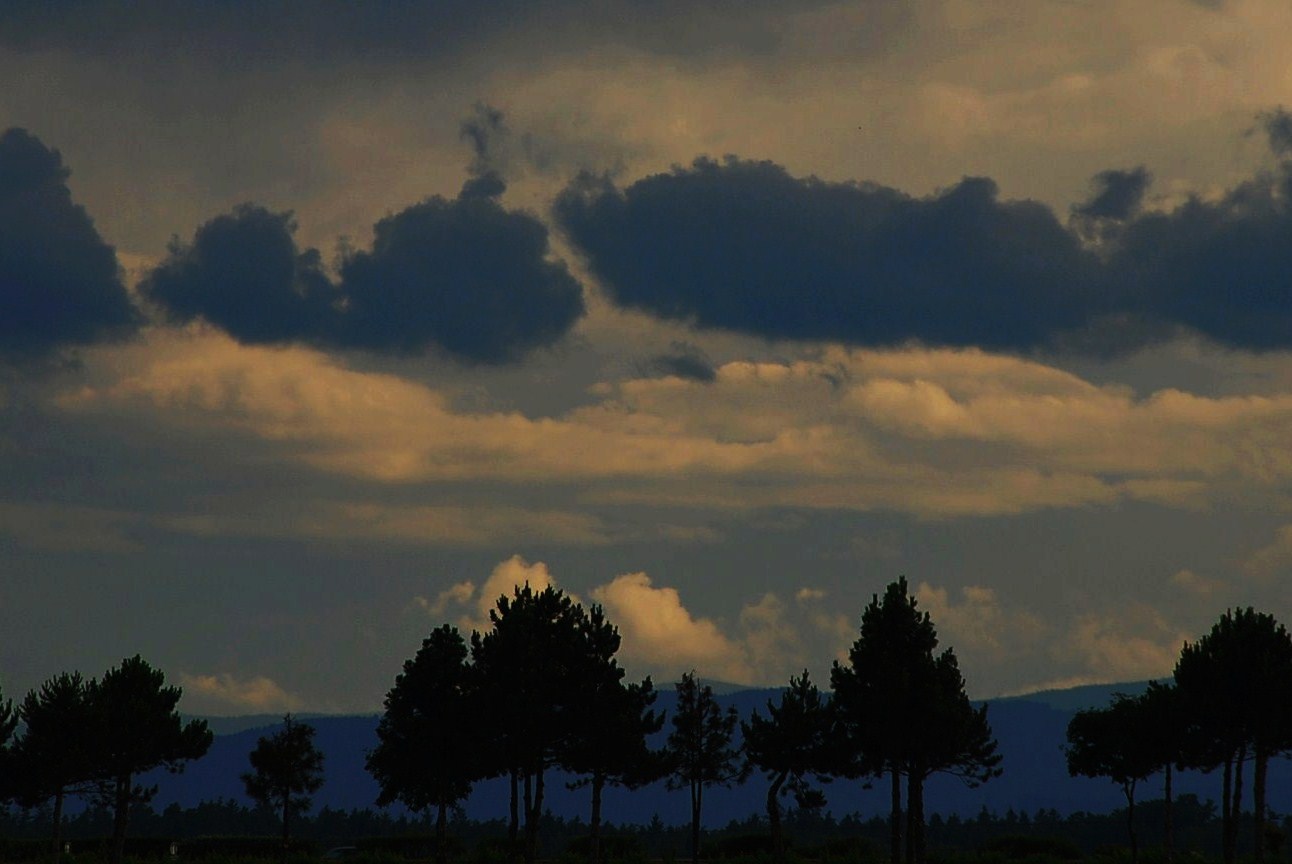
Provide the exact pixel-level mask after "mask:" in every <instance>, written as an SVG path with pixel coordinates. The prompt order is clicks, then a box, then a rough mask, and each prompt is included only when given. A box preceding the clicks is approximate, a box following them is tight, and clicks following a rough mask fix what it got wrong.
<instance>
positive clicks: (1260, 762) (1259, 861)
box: [1252, 745, 1270, 864]
mask: <svg viewBox="0 0 1292 864" xmlns="http://www.w3.org/2000/svg"><path fill="white" fill-rule="evenodd" d="M1269 758H1270V757H1269V756H1268V755H1267V754H1266V752H1265V748H1264V747H1261V746H1259V745H1258V746H1257V747H1256V770H1255V772H1254V776H1253V777H1252V809H1254V810H1255V811H1256V818H1255V820H1254V825H1253V826H1252V827H1253V831H1254V833H1255V835H1256V836H1254V837H1253V838H1252V842H1253V844H1254V846H1253V848H1254V849H1255V852H1256V864H1263V862H1264V861H1265V769H1266V767H1267V766H1268V765H1269Z"/></svg>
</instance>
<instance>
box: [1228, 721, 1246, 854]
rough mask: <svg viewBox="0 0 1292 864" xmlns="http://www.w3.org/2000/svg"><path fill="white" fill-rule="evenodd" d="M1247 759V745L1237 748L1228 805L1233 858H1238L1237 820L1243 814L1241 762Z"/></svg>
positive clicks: (1230, 844)
mask: <svg viewBox="0 0 1292 864" xmlns="http://www.w3.org/2000/svg"><path fill="white" fill-rule="evenodd" d="M1246 761H1247V745H1246V744H1244V745H1243V746H1242V747H1239V748H1238V756H1237V758H1236V759H1234V800H1233V801H1232V802H1231V803H1230V805H1229V835H1230V837H1229V847H1230V849H1232V850H1233V852H1232V854H1233V856H1234V858H1233V859H1231V860H1234V859H1237V858H1238V820H1239V819H1240V818H1242V815H1243V763H1244V762H1246Z"/></svg>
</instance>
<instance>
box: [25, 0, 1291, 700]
mask: <svg viewBox="0 0 1292 864" xmlns="http://www.w3.org/2000/svg"><path fill="white" fill-rule="evenodd" d="M1288 32H1292V6H1289V5H1288V4H1287V3H1286V2H1285V0H1141V2H1137V3H1125V2H1121V0H1033V2H1027V3H1023V2H1018V0H851V2H830V0H788V2H770V0H746V2H736V0H692V2H680V0H647V2H638V0H597V2H593V0H547V2H537V3H535V2H529V3H519V2H512V0H504V2H499V3H492V4H478V3H473V2H460V0H444V2H439V3H434V4H414V3H404V2H392V3H382V4H350V3H343V2H340V0H316V2H304V0H283V2H281V3H275V4H252V3H242V2H234V0H229V2H221V3H199V2H196V0H181V2H179V3H169V2H167V3H162V2H160V0H143V2H125V0H115V2H114V0H103V2H93V0H84V2H76V3H66V4H46V3H43V2H36V0H31V2H27V0H16V2H11V3H6V4H4V5H3V6H0V80H4V81H5V82H6V86H5V87H4V88H3V90H2V91H0V130H7V131H3V132H0V687H3V689H4V691H5V692H6V693H7V694H10V695H15V694H21V693H22V692H25V691H26V690H27V689H30V688H31V687H34V686H36V685H37V684H39V682H40V681H42V680H44V679H45V678H47V677H49V676H52V675H54V674H57V673H59V672H61V671H64V670H68V669H79V670H81V671H83V672H84V673H86V674H87V675H95V674H100V673H101V672H102V671H103V670H105V669H106V668H108V667H109V666H111V665H113V664H115V663H117V662H119V661H120V659H121V658H122V657H126V656H131V655H133V654H136V653H139V654H142V655H143V656H144V657H145V658H146V659H148V660H149V661H150V662H152V663H153V664H154V665H156V666H158V667H159V668H161V669H162V670H163V671H164V672H165V673H166V674H167V680H168V681H169V682H172V683H176V684H180V685H181V686H183V687H184V690H185V696H184V702H183V704H182V707H183V708H184V710H187V711H189V712H193V713H207V714H245V713H264V712H279V711H287V710H308V711H324V712H358V711H377V710H379V709H380V705H381V700H382V697H383V694H384V693H385V692H386V690H387V689H388V688H389V687H390V686H391V683H392V682H393V679H394V676H395V675H396V674H397V673H398V672H399V670H400V666H401V664H402V662H403V661H404V660H405V659H407V658H409V657H411V656H412V655H413V654H414V653H415V652H416V650H417V648H418V646H419V645H420V642H421V639H422V638H424V637H425V636H426V635H427V634H428V633H429V632H430V630H431V629H433V628H434V627H436V626H438V625H440V624H441V623H444V622H450V623H453V624H455V625H457V626H459V627H461V628H463V629H464V631H469V630H471V629H472V628H481V627H484V626H486V625H487V612H488V609H489V607H490V606H491V605H492V602H493V601H494V600H495V599H496V598H497V597H498V596H499V595H500V594H502V593H504V592H510V591H511V590H512V588H513V587H514V586H515V585H517V584H523V583H524V582H526V581H528V582H529V583H530V584H531V585H534V586H536V587H538V586H545V585H549V584H551V585H556V586H557V587H559V588H561V589H562V590H565V591H567V592H569V593H571V594H572V595H574V596H575V597H577V598H578V599H579V600H580V601H581V602H584V603H599V604H601V605H602V606H603V607H604V609H605V611H606V614H607V616H608V617H609V619H610V620H611V621H612V622H614V623H616V624H617V625H618V627H619V629H620V632H621V634H622V636H623V644H622V648H621V650H620V655H619V656H620V660H621V662H622V663H623V665H624V666H625V667H626V668H627V670H628V672H629V674H630V675H632V676H634V677H639V676H643V675H647V674H650V675H652V676H653V677H654V680H655V681H656V683H657V686H658V685H663V686H667V685H668V684H669V683H670V682H673V681H676V680H677V678H678V677H679V676H680V675H681V673H682V672H684V671H688V670H690V669H695V670H697V671H698V672H699V674H700V675H702V676H704V677H707V678H712V679H716V680H722V681H730V682H734V683H739V684H748V685H766V686H771V685H777V684H782V683H784V682H785V681H787V680H788V677H789V676H790V675H792V674H796V673H797V672H799V671H800V670H802V669H805V668H806V669H809V670H811V672H812V673H813V676H814V677H815V678H816V679H817V680H818V681H822V682H824V681H826V680H827V679H828V671H829V667H830V664H831V662H832V661H834V660H835V659H837V658H840V657H843V656H846V651H847V647H848V645H849V644H850V643H851V641H852V640H853V639H854V638H855V637H856V633H857V628H858V624H859V620H860V616H861V612H862V610H863V609H864V607H865V604H866V603H867V602H868V601H869V600H870V598H871V596H872V595H873V594H875V593H876V592H882V591H883V589H884V586H885V585H886V584H887V583H889V582H891V581H892V580H894V579H896V578H898V577H899V576H902V575H904V576H906V577H907V579H908V581H909V583H910V586H911V589H912V591H913V592H914V593H915V594H916V596H917V598H918V601H919V604H920V608H922V609H925V610H927V611H928V612H930V613H931V615H932V618H933V621H934V623H935V625H936V626H937V628H938V632H939V635H940V637H941V640H942V644H943V645H944V646H950V647H953V648H954V649H955V651H956V654H957V656H958V657H959V659H960V664H961V668H962V671H963V673H964V675H965V678H966V681H967V685H968V690H969V693H970V695H972V696H974V697H979V698H989V697H993V696H999V695H1005V694H1013V693H1020V692H1027V691H1031V690H1036V689H1041V688H1047V687H1061V686H1069V685H1076V684H1084V683H1094V682H1116V681H1135V680H1143V679H1145V678H1149V677H1156V676H1162V675H1168V674H1170V672H1171V669H1172V667H1173V665H1174V661H1175V658H1176V657H1177V656H1178V653H1179V649H1180V646H1181V644H1182V642H1183V641H1185V640H1188V639H1195V638H1197V637H1198V636H1199V635H1201V634H1202V633H1204V632H1205V631H1206V630H1207V628H1208V627H1209V626H1210V624H1211V623H1212V622H1213V621H1214V620H1215V619H1216V618H1217V617H1218V616H1219V615H1220V613H1221V612H1223V611H1224V610H1225V609H1227V608H1231V607H1235V606H1248V605H1252V606H1255V607H1256V608H1258V609H1259V610H1261V611H1266V612H1270V613H1272V614H1274V615H1275V616H1276V617H1278V618H1280V619H1283V620H1287V619H1288V618H1290V617H1292V593H1290V592H1289V588H1288V585H1289V582H1288V580H1289V576H1292V434H1289V433H1292V353H1290V352H1292V242H1290V241H1292V115H1289V114H1288V113H1287V112H1285V110H1284V108H1283V106H1285V105H1292V66H1289V63H1288V60H1287V51H1286V34H1287V33H1288Z"/></svg>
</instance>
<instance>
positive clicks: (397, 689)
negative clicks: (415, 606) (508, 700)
mask: <svg viewBox="0 0 1292 864" xmlns="http://www.w3.org/2000/svg"><path fill="white" fill-rule="evenodd" d="M466 661H467V646H466V642H465V641H464V640H463V639H462V636H461V634H459V633H458V631H457V629H456V628H455V627H453V626H451V625H449V624H445V625H444V626H442V627H439V628H436V629H435V630H433V631H431V634H430V635H429V636H428V637H426V639H424V640H423V641H422V647H421V649H419V650H418V652H417V654H416V656H414V657H413V658H412V659H411V660H407V661H405V662H404V671H403V672H401V673H400V674H399V675H398V676H396V678H395V684H394V686H393V687H391V688H390V691H389V692H388V693H387V694H386V702H385V707H386V710H385V713H384V714H382V717H381V722H380V723H379V724H378V725H377V746H376V747H375V748H374V749H373V750H372V752H371V753H369V754H368V761H367V767H368V771H369V772H370V773H371V774H372V775H373V777H374V778H376V780H377V784H378V785H379V786H380V787H381V794H380V796H379V797H378V798H377V804H378V805H380V806H385V805H387V804H391V803H393V802H395V801H401V802H403V803H404V804H405V805H406V806H407V807H408V808H409V809H410V810H413V811H422V810H425V809H426V808H428V807H435V808H436V809H437V811H438V815H437V819H436V836H437V840H438V842H437V846H436V857H437V860H439V861H441V862H442V861H443V860H444V855H445V848H446V845H445V841H446V838H445V823H446V816H447V810H448V808H449V807H451V806H453V805H454V804H456V803H457V802H458V801H461V800H462V799H463V798H465V797H466V796H467V795H468V794H470V792H471V785H472V782H473V781H474V780H475V779H476V778H477V777H478V776H480V774H481V773H482V772H483V769H484V761H483V759H482V752H483V750H484V749H485V747H486V745H487V744H488V741H487V739H486V738H485V737H484V736H483V735H482V734H481V729H482V725H481V721H480V717H479V713H478V704H477V703H479V702H480V700H479V698H478V696H477V694H475V693H474V692H473V691H472V689H471V685H472V679H471V675H470V669H468V667H467V662H466Z"/></svg>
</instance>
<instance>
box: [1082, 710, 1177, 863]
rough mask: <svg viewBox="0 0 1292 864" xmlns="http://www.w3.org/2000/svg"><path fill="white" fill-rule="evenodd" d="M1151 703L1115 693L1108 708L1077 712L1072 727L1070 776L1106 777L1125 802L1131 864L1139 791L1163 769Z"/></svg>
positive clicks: (1135, 852)
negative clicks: (1137, 793) (1123, 797)
mask: <svg viewBox="0 0 1292 864" xmlns="http://www.w3.org/2000/svg"><path fill="white" fill-rule="evenodd" d="M1146 704H1147V703H1145V702H1142V701H1140V700H1137V699H1135V698H1133V697H1130V696H1127V695H1125V694H1124V693H1117V694H1115V695H1114V696H1113V701H1112V704H1111V705H1110V706H1109V707H1107V708H1092V709H1088V710H1085V711H1078V712H1077V713H1076V714H1074V715H1073V717H1072V719H1071V720H1070V721H1069V722H1068V746H1067V748H1066V750H1065V753H1066V755H1067V759H1068V773H1069V774H1071V775H1072V776H1073V777H1076V776H1082V777H1107V778H1108V779H1110V780H1112V781H1113V782H1114V783H1116V784H1117V785H1119V786H1121V789H1122V794H1123V795H1125V796H1126V833H1127V837H1128V838H1129V839H1130V847H1131V862H1132V864H1135V862H1137V861H1138V860H1139V839H1138V837H1137V835H1136V832H1135V787H1136V786H1137V785H1138V784H1139V782H1140V781H1142V780H1145V779H1147V778H1148V777H1150V776H1152V775H1153V774H1156V773H1157V772H1158V770H1159V769H1160V768H1161V767H1162V763H1161V762H1160V761H1159V758H1160V757H1159V755H1158V753H1157V752H1156V751H1155V746H1154V744H1153V741H1152V738H1153V736H1154V735H1155V734H1156V732H1157V730H1156V728H1155V726H1154V723H1153V722H1152V721H1153V720H1154V717H1153V716H1152V715H1151V714H1150V713H1149V712H1148V711H1146V710H1145V706H1146Z"/></svg>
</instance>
